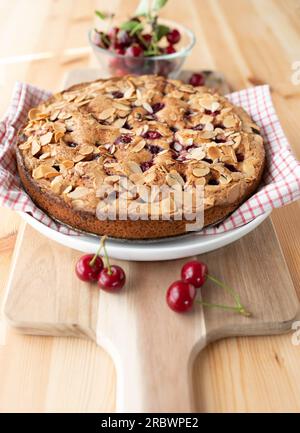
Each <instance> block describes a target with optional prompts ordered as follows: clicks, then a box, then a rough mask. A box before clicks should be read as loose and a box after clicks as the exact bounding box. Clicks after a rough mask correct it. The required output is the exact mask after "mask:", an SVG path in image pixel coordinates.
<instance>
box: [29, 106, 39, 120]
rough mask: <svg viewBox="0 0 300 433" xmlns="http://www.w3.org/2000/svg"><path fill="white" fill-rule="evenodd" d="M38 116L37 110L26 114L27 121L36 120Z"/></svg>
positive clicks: (33, 109) (34, 109)
mask: <svg viewBox="0 0 300 433" xmlns="http://www.w3.org/2000/svg"><path fill="white" fill-rule="evenodd" d="M39 114H40V111H39V110H38V109H37V108H32V109H31V110H30V111H29V113H28V119H29V120H36V119H37V118H38V115H39Z"/></svg>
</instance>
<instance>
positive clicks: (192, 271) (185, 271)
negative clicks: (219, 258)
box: [181, 260, 208, 289]
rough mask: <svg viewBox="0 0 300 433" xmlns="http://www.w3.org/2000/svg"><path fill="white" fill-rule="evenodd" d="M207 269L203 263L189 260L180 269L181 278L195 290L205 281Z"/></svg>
mask: <svg viewBox="0 0 300 433" xmlns="http://www.w3.org/2000/svg"><path fill="white" fill-rule="evenodd" d="M207 274H208V268H207V265H206V264H205V263H202V262H199V261H198V260H191V261H190V262H187V263H185V265H183V267H182V269H181V278H182V280H183V281H185V282H186V283H190V284H193V285H194V286H195V287H196V288H197V289H198V288H199V287H201V286H203V284H204V283H205V281H206V276H207Z"/></svg>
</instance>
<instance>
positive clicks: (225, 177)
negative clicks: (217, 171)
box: [218, 173, 232, 185]
mask: <svg viewBox="0 0 300 433" xmlns="http://www.w3.org/2000/svg"><path fill="white" fill-rule="evenodd" d="M218 181H219V183H220V184H221V185H228V184H229V183H230V182H231V181H232V177H231V175H230V174H227V173H226V174H225V173H222V174H221V175H220V177H219V179H218Z"/></svg>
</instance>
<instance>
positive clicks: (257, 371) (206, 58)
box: [0, 0, 300, 412]
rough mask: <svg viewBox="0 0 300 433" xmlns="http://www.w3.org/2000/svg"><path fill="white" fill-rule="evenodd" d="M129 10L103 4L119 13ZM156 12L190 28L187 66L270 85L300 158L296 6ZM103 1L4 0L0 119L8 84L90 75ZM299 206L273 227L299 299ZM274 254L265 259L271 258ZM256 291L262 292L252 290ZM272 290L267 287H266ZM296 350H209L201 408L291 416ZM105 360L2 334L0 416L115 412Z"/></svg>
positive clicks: (236, 344) (285, 346)
mask: <svg viewBox="0 0 300 433" xmlns="http://www.w3.org/2000/svg"><path fill="white" fill-rule="evenodd" d="M136 3H137V1H134V0H126V1H124V0H110V2H109V7H110V9H111V10H114V11H118V12H119V13H120V14H121V13H128V12H129V11H131V10H134V6H135V4H136ZM169 3H170V4H169V5H168V6H167V7H166V8H165V10H164V13H163V15H164V16H166V17H168V18H170V19H175V20H176V19H177V20H180V21H181V22H182V23H185V24H186V25H188V26H189V27H191V28H192V29H193V30H194V31H195V33H196V36H197V45H196V47H195V48H194V51H193V55H192V56H191V58H190V59H189V60H188V62H187V66H188V67H190V68H193V69H197V68H199V69H200V68H211V69H218V70H221V71H223V72H224V73H225V75H226V77H227V79H228V81H229V82H230V83H231V85H232V86H233V87H234V88H236V89H240V88H243V87H246V86H249V85H250V83H251V82H252V83H261V82H262V83H269V84H270V85H271V87H272V89H273V99H274V103H275V105H276V109H277V112H278V115H279V117H280V119H281V122H282V125H283V127H284V130H285V132H286V134H287V136H288V138H289V140H290V142H291V145H292V147H293V149H294V151H295V153H296V155H297V156H298V158H300V144H299V137H300V127H299V114H300V109H299V107H300V105H299V103H300V84H298V85H293V84H292V81H291V76H292V64H293V62H295V61H300V24H299V23H300V4H299V1H298V0H185V1H183V0H169ZM106 4H107V1H106V0H102V1H94V0H89V1H86V0H59V1H55V0H41V1H36V0H1V2H0V37H1V39H0V40H1V43H0V44H1V45H0V47H1V51H0V91H1V100H0V112H1V113H4V111H5V108H6V107H7V105H8V103H9V99H10V94H11V90H12V87H13V84H14V82H15V81H16V80H21V81H27V82H30V83H32V84H35V85H38V86H41V87H43V88H47V89H51V90H56V89H59V88H60V87H61V85H62V82H63V77H64V75H65V73H66V71H68V70H69V69H71V68H78V67H86V66H89V65H93V66H95V63H94V59H93V56H92V55H91V52H90V49H89V48H88V45H87V37H86V33H87V30H88V29H89V27H90V26H91V25H92V22H93V10H94V9H96V8H99V9H103V8H104V7H105V5H106ZM299 207H300V204H299V203H295V204H293V205H290V206H288V207H286V208H284V209H280V210H278V211H275V212H274V213H273V222H274V223H275V226H276V230H277V233H278V236H279V239H280V242H281V245H282V248H283V251H284V254H285V257H286V260H287V263H288V266H289V269H290V272H291V275H292V278H293V281H294V284H295V286H296V289H297V290H298V293H299V294H300V289H299V283H300V249H299V245H300V224H299V218H300V209H299ZM19 224H20V219H19V217H18V216H17V215H16V214H14V213H12V212H11V211H8V210H4V209H1V210H0V295H1V296H2V297H3V293H4V287H5V284H6V280H7V276H8V272H9V265H10V260H11V255H12V252H13V248H14V243H15V239H16V233H17V231H18V227H19ZM270 254H272V251H270ZM257 290H259V287H258V288H257ZM270 290H272V287H270ZM299 362H300V345H299V346H293V345H292V342H291V335H285V336H277V337H260V338H237V339H229V340H226V341H221V342H218V343H216V344H213V345H212V346H210V347H209V348H208V349H207V350H205V351H204V352H203V353H202V354H201V355H200V356H199V358H198V360H197V362H196V365H195V372H194V378H195V392H196V395H197V401H198V410H199V411H209V412H211V411H272V412H278V411H297V412H298V411H300V370H299ZM114 390H115V377H114V367H113V364H112V362H111V360H110V358H109V356H108V355H107V354H106V353H105V352H104V351H103V350H101V349H100V348H98V347H96V346H95V345H94V344H93V343H91V342H89V341H81V340H76V339H72V338H67V339H59V338H42V337H25V336H21V335H17V334H16V333H15V332H14V331H13V330H11V329H9V330H7V329H5V327H3V325H1V326H0V412H16V411H22V412H36V411H38V412H55V411H71V412H79V411H83V412H91V411H98V412H103V411H112V410H113V409H114Z"/></svg>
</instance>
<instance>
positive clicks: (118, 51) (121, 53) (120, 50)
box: [115, 48, 125, 56]
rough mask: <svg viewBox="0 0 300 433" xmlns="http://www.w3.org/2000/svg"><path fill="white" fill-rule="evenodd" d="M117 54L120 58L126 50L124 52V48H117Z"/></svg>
mask: <svg viewBox="0 0 300 433" xmlns="http://www.w3.org/2000/svg"><path fill="white" fill-rule="evenodd" d="M115 53H116V54H119V56H124V54H125V50H124V48H116V49H115Z"/></svg>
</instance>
